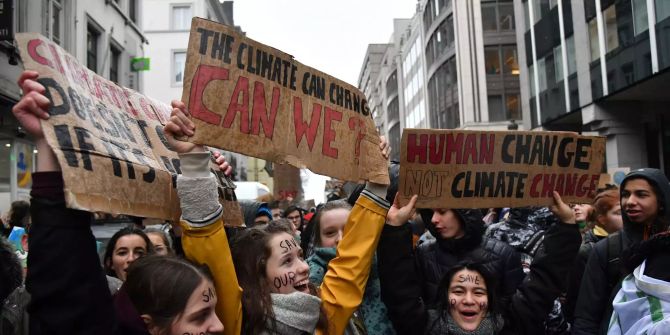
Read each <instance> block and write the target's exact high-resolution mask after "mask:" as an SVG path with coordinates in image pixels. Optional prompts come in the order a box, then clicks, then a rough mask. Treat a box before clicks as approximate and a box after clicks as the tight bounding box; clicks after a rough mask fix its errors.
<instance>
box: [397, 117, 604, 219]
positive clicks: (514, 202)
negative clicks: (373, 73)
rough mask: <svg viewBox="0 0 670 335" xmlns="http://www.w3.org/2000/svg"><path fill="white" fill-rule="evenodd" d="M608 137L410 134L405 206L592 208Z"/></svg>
mask: <svg viewBox="0 0 670 335" xmlns="http://www.w3.org/2000/svg"><path fill="white" fill-rule="evenodd" d="M604 159H605V138H604V137H594V136H580V135H577V134H575V133H569V132H544V131H467V130H436V129H405V130H404V131H403V135H402V142H401V152H400V160H401V162H400V184H399V191H400V192H401V194H402V198H403V203H406V201H407V199H409V198H410V197H411V195H413V194H418V195H419V199H418V202H417V207H419V208H490V207H520V206H546V205H550V204H552V191H553V190H556V191H558V193H560V194H561V196H562V198H563V201H565V202H568V203H569V202H575V203H590V202H591V200H592V199H593V197H594V196H595V191H596V187H597V186H598V180H599V178H600V173H601V171H602V169H603V162H604Z"/></svg>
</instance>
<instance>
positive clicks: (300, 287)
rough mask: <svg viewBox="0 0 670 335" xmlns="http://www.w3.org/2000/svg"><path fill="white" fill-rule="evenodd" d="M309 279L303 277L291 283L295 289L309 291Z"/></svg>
mask: <svg viewBox="0 0 670 335" xmlns="http://www.w3.org/2000/svg"><path fill="white" fill-rule="evenodd" d="M308 284H309V279H307V278H305V279H303V280H301V281H298V282H296V283H295V284H294V285H293V288H294V289H296V290H297V291H300V292H303V293H309V286H308Z"/></svg>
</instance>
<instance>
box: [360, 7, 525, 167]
mask: <svg viewBox="0 0 670 335" xmlns="http://www.w3.org/2000/svg"><path fill="white" fill-rule="evenodd" d="M515 28H516V20H515V12H514V3H513V2H512V0H420V1H418V2H417V9H416V12H415V13H414V15H413V16H412V18H410V19H394V31H393V34H392V36H391V39H390V41H389V43H387V44H382V45H377V44H374V45H373V44H371V45H370V48H369V49H368V53H367V54H366V58H365V62H364V66H363V68H362V70H361V75H360V77H359V88H361V90H363V92H364V93H365V94H366V96H367V97H368V100H369V101H374V105H373V106H374V110H375V111H377V113H378V114H376V115H377V117H376V118H375V120H376V121H377V126H378V127H379V129H380V133H381V134H383V135H386V136H387V137H388V138H389V142H390V144H391V146H392V147H395V148H399V144H400V137H401V135H402V129H404V128H447V129H452V128H460V129H508V127H509V126H510V121H511V120H515V121H518V122H519V123H522V122H521V120H522V113H521V111H522V109H521V100H522V99H521V94H520V82H519V75H520V71H519V65H518V64H519V63H518V57H517V47H516V40H517V34H516V29H515ZM372 46H375V49H371V47H372ZM382 46H384V47H382ZM381 50H385V53H384V55H383V56H382V57H381V59H380V58H379V56H376V57H371V56H372V55H374V54H375V53H376V54H378V53H380V52H381ZM373 59H374V60H375V62H374V63H372V62H371V60H373ZM373 65H374V66H376V67H375V71H376V73H377V77H376V79H375V78H372V80H370V77H369V76H368V75H367V74H366V73H367V72H366V71H368V72H370V71H369V70H367V69H369V68H370V67H371V66H373ZM370 73H372V72H370ZM522 127H523V124H522ZM392 155H393V156H394V157H393V158H396V159H397V158H398V157H399V156H398V155H399V151H398V150H396V152H395V153H393V154H392Z"/></svg>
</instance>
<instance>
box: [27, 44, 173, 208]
mask: <svg viewBox="0 0 670 335" xmlns="http://www.w3.org/2000/svg"><path fill="white" fill-rule="evenodd" d="M16 40H17V42H18V44H19V51H20V53H21V59H22V60H23V64H24V67H25V68H26V69H27V70H33V71H37V72H39V74H40V76H39V78H38V81H39V82H40V83H41V84H42V85H43V86H44V87H45V88H46V93H45V95H46V96H47V98H49V100H50V101H51V103H52V105H51V107H50V108H49V111H48V112H49V114H50V118H49V119H48V120H43V121H42V129H43V130H44V134H45V137H46V140H47V142H48V143H49V146H51V148H52V149H53V150H54V152H55V154H56V157H57V159H58V162H59V164H60V167H61V169H62V171H63V180H64V182H65V189H64V191H65V198H66V201H67V206H68V207H70V208H75V209H81V210H86V211H101V212H107V213H121V214H130V215H136V216H144V217H152V218H163V219H171V220H174V219H177V218H178V217H179V201H178V198H177V194H176V192H175V189H174V182H173V180H174V179H173V176H174V175H175V174H176V173H177V172H179V159H178V158H177V155H176V154H175V153H174V152H172V151H170V150H169V148H168V147H167V140H166V138H165V136H164V134H163V124H164V123H165V122H166V121H167V120H168V118H169V115H170V111H171V108H170V107H169V106H167V105H165V104H162V103H159V102H157V101H155V100H153V99H151V98H148V97H146V96H143V95H141V94H139V93H137V92H135V91H133V90H131V89H128V88H125V87H121V86H118V85H116V84H115V83H113V82H111V81H109V80H107V79H105V78H103V77H101V76H99V75H97V74H96V73H94V72H93V71H91V70H89V69H87V68H86V67H85V66H83V65H82V64H80V63H79V62H78V61H77V60H76V58H75V57H73V56H72V55H70V54H68V53H67V52H65V51H64V50H63V49H61V47H60V46H58V45H56V44H54V43H53V42H51V41H49V39H47V38H45V37H44V36H41V35H39V34H36V33H21V34H16Z"/></svg>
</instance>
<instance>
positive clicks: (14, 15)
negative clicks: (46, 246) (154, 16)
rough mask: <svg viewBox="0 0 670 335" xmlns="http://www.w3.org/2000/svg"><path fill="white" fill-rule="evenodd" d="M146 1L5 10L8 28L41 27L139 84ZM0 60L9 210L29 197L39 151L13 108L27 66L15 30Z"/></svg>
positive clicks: (0, 145)
mask: <svg viewBox="0 0 670 335" xmlns="http://www.w3.org/2000/svg"><path fill="white" fill-rule="evenodd" d="M141 2H142V0H110V1H103V0H94V1H83V0H44V1H18V0H14V1H8V0H4V1H2V9H1V10H2V11H11V16H10V17H11V22H7V21H5V22H3V28H5V27H11V31H12V32H13V33H18V32H38V33H41V34H42V35H44V36H46V37H48V38H49V39H51V40H52V41H53V42H55V43H57V44H59V45H60V46H62V47H63V48H64V49H65V50H67V51H68V52H69V53H70V54H72V55H74V56H75V57H76V58H77V60H79V62H81V63H82V64H84V65H86V66H88V68H90V69H91V70H93V71H95V72H97V73H98V74H99V75H101V76H103V77H105V78H108V79H110V80H111V81H114V82H116V83H118V84H119V85H122V86H126V87H130V88H133V89H135V90H139V88H140V86H141V83H142V78H141V75H140V74H139V73H137V72H133V71H132V70H131V67H130V66H131V59H133V58H136V57H143V56H144V53H145V46H146V43H147V38H146V36H145V35H144V33H143V30H142V20H141ZM3 17H4V16H3ZM0 64H2V66H0V212H5V211H6V210H7V209H8V208H9V204H10V203H11V202H12V201H14V200H19V199H28V198H29V192H30V187H31V186H32V179H31V175H32V172H33V171H34V169H35V154H36V151H35V146H34V142H33V139H32V138H30V136H29V135H28V134H26V133H25V132H24V131H23V130H22V129H21V128H20V127H19V124H18V121H17V120H16V119H15V118H14V117H13V115H12V112H11V108H12V106H14V104H16V102H17V101H18V100H19V99H20V92H21V91H20V89H19V87H18V85H17V84H16V80H17V79H18V77H19V75H20V74H21V72H22V69H23V68H22V66H21V61H20V57H19V56H18V51H17V50H16V48H15V43H14V41H13V34H12V35H11V36H10V37H9V38H8V40H4V41H0Z"/></svg>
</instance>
